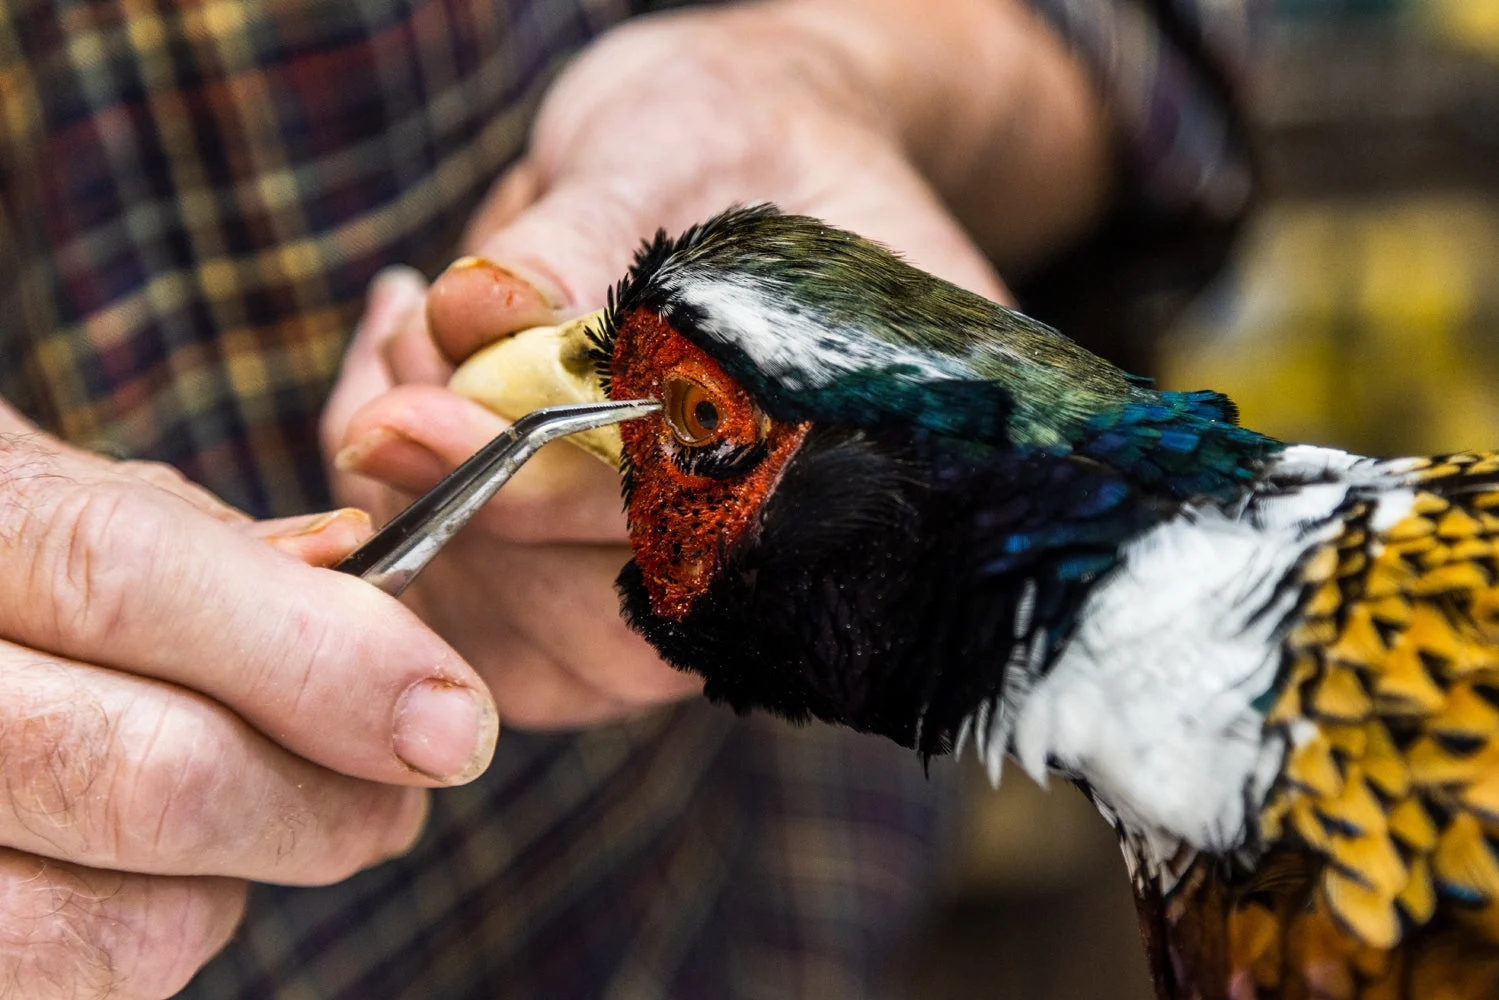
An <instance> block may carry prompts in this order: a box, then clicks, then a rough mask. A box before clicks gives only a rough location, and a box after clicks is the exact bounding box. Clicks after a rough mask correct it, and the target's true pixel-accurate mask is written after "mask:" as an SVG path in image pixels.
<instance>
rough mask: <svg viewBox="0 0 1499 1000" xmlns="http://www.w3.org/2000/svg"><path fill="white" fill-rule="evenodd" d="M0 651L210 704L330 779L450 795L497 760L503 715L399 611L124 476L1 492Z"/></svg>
mask: <svg viewBox="0 0 1499 1000" xmlns="http://www.w3.org/2000/svg"><path fill="white" fill-rule="evenodd" d="M3 459H4V456H3V455H0V493H3V494H4V496H3V497H0V500H4V501H9V502H0V565H7V566H25V567H28V571H27V572H25V573H7V574H0V637H4V638H8V639H10V640H12V641H15V642H18V643H21V644H22V645H26V646H30V647H32V648H34V649H40V650H45V651H47V652H51V653H55V654H58V655H61V656H66V657H70V658H73V659H77V660H82V661H84V662H88V663H95V664H100V665H103V666H110V667H114V668H117V669H120V670H125V671H129V672H131V673H134V674H138V675H141V676H146V677H153V678H156V679H159V680H163V681H168V682H170V683H173V684H178V685H180V686H183V687H187V688H191V689H193V690H196V691H199V692H201V693H202V694H205V695H207V696H209V697H211V698H213V699H214V700H216V701H219V702H221V703H222V704H224V705H226V706H228V707H230V708H232V709H233V710H235V711H236V712H238V713H239V714H240V715H241V716H242V717H243V718H244V719H245V720H246V721H248V722H249V723H250V724H251V725H253V726H255V727H256V728H257V729H259V730H260V731H261V732H263V733H265V734H266V735H267V736H269V737H271V738H272V739H273V740H275V741H276V742H278V743H280V744H281V745H283V746H285V747H286V748H287V749H289V750H292V751H293V752H294V753H297V754H299V755H301V756H303V757H306V758H308V759H311V760H313V761H316V762H318V763H320V764H323V765H324V766H326V767H329V768H332V769H333V770H336V771H340V772H342V773H345V774H349V775H354V776H357V777H362V778H369V779H372V780H376V781H383V782H397V783H404V784H434V783H455V782H460V781H464V780H468V779H470V778H472V777H474V776H475V775H477V774H478V773H479V772H480V771H481V770H482V769H483V767H484V766H485V765H486V764H487V762H488V760H489V757H490V755H491V754H492V752H493V747H494V740H495V736H496V731H497V722H496V716H495V711H494V706H493V703H492V701H491V700H490V697H489V693H488V691H487V690H486V688H485V687H484V685H483V683H482V681H480V679H479V678H478V676H477V675H476V674H475V673H474V671H473V670H472V669H471V668H470V667H469V666H468V664H466V663H465V662H464V661H463V660H462V659H461V658H460V657H459V656H458V654H457V653H455V652H454V651H453V650H452V649H451V648H450V647H449V646H448V645H447V644H446V643H444V642H443V641H442V640H441V639H439V638H438V637H437V635H436V634H434V633H433V632H431V631H430V630H429V629H427V628H426V626H424V625H422V624H421V622H420V621H418V620H417V618H416V617H415V616H414V615H413V614H412V613H411V612H409V611H408V610H407V609H406V608H404V607H402V606H401V605H400V604H399V603H398V602H396V601H394V600H392V599H391V598H389V597H387V596H386V595H384V594H382V593H380V592H379V591H378V590H376V589H375V588H373V587H371V586H369V585H368V584H366V583H364V582H362V581H360V580H357V579H354V578H353V577H348V576H344V575H343V574H339V573H334V572H330V571H327V570H319V569H314V568H312V567H309V566H307V565H305V564H303V563H302V562H300V561H298V560H297V559H294V558H292V557H290V556H287V555H285V554H283V553H279V552H277V551H275V550H274V549H272V548H271V547H269V546H267V545H265V544H264V543H262V542H259V541H257V540H256V539H254V538H251V537H249V536H247V535H246V534H245V533H243V532H242V531H239V530H236V529H235V528H233V527H231V526H229V525H225V524H222V523H220V522H218V521H216V520H214V519H213V518H211V517H209V516H208V515H206V514H203V513H201V512H199V511H196V510H192V509H189V508H186V507H185V505H183V504H181V503H177V502H174V501H172V500H171V499H170V498H169V497H167V496H166V495H165V494H161V493H159V492H158V491H154V490H152V489H151V488H150V487H146V486H142V485H140V484H137V483H135V482H133V481H129V480H128V479H126V478H125V477H112V476H109V475H107V474H100V473H98V472H97V470H93V469H91V468H88V467H75V466H69V465H68V464H67V462H66V459H65V457H59V458H58V459H56V462H57V463H59V465H58V466H57V467H55V468H54V469H53V470H52V473H51V474H50V475H39V476H31V477H23V476H14V477H11V478H10V480H9V482H6V476H5V470H4V468H3V464H4V463H3Z"/></svg>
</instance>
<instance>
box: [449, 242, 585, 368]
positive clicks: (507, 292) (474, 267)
mask: <svg viewBox="0 0 1499 1000" xmlns="http://www.w3.org/2000/svg"><path fill="white" fill-rule="evenodd" d="M539 280H540V279H538V278H536V277H535V276H531V277H527V276H525V275H523V274H521V273H519V272H518V271H516V270H514V269H512V268H509V267H506V266H505V265H503V264H498V263H496V262H495V261H493V260H490V259H489V258H487V257H463V258H460V259H458V260H455V261H454V262H453V263H452V264H451V265H449V266H448V269H447V270H446V271H444V272H442V274H440V275H438V276H437V280H436V281H434V282H433V283H432V290H431V292H430V293H429V294H428V295H427V327H428V330H429V331H430V335H431V339H432V343H433V345H434V346H435V347H436V348H437V350H438V352H439V353H440V354H441V355H442V357H443V358H445V359H446V360H447V361H448V362H449V363H451V364H462V363H463V362H464V361H465V360H466V359H467V358H468V357H469V355H471V354H473V353H474V352H475V351H477V350H478V349H479V348H481V347H483V346H484V345H486V344H489V343H492V342H493V341H496V340H498V339H500V338H501V337H504V336H508V335H509V334H512V333H516V332H517V331H520V330H526V329H529V328H531V327H533V326H547V325H549V324H553V323H556V322H558V321H559V319H560V318H561V316H562V313H561V312H560V311H559V309H560V303H559V302H556V301H554V300H553V299H551V298H549V297H548V293H547V292H544V291H542V289H541V288H539V287H538V286H537V284H536V282H537V281H539ZM553 294H555V293H553Z"/></svg>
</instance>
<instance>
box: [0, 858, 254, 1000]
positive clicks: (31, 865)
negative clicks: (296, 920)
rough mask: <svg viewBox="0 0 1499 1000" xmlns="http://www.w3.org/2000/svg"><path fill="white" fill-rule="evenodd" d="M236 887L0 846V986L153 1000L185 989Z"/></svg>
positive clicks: (213, 941)
mask: <svg viewBox="0 0 1499 1000" xmlns="http://www.w3.org/2000/svg"><path fill="white" fill-rule="evenodd" d="M243 899H244V896H243V887H242V886H238V885H237V884H234V883H228V884H225V883H222V882H220V881H219V880H197V879H162V878H150V877H145V876H135V875H125V874H120V873H116V872H106V871H98V870H94V869H86V868H78V867H76V866H72V865H65V864H59V863H56V862H50V861H47V860H45V859H42V858H37V857H34V856H32V855H25V854H20V853H17V852H12V851H0V992H3V993H4V995H7V996H9V995H12V993H13V994H14V995H16V996H24V997H27V998H28V1000H30V998H36V1000H47V998H53V997H56V998H59V1000H61V998H75V997H110V998H120V1000H129V998H141V1000H148V998H149V1000H157V998H165V997H169V996H171V995H173V994H175V993H176V992H177V991H178V990H180V989H181V988H182V987H183V986H185V985H186V983H187V981H188V979H189V978H191V976H192V974H193V973H194V972H195V971H197V969H198V967H199V966H201V965H202V963H203V961H204V960H205V959H206V958H207V957H208V956H209V955H211V954H212V953H213V951H214V950H216V948H217V947H218V946H219V945H221V944H222V942H223V939H224V937H225V936H226V935H227V933H228V929H229V928H232V926H233V925H234V923H236V922H237V921H238V918H239V915H240V913H241V912H242V909H243Z"/></svg>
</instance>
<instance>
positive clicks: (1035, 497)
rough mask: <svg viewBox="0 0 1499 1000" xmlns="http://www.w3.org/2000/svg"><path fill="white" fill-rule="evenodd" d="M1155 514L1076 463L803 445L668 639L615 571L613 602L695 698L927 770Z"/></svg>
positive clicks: (1065, 629)
mask: <svg viewBox="0 0 1499 1000" xmlns="http://www.w3.org/2000/svg"><path fill="white" fill-rule="evenodd" d="M1174 507H1175V504H1174V502H1172V501H1160V502H1155V501H1152V500H1151V499H1150V498H1148V497H1140V496H1138V495H1136V494H1135V492H1134V490H1133V489H1132V488H1131V487H1130V486H1129V484H1128V483H1127V482H1126V481H1125V480H1124V479H1123V478H1122V477H1121V475H1120V474H1119V473H1118V472H1116V471H1115V470H1113V469H1111V468H1109V467H1107V466H1104V465H1101V464H1099V463H1097V462H1093V461H1091V460H1089V459H1086V458H1080V457H1075V456H1069V457H1063V458H1059V457H1056V456H1043V455H1030V456H1020V455H1016V454H1014V453H1012V452H1007V451H1002V450H997V449H993V448H989V447H985V446H977V445H971V444H964V443H962V442H954V441H952V440H951V439H944V438H940V437H934V436H932V435H929V434H926V433H923V432H916V433H912V432H910V431H898V432H897V431H892V432H868V431H859V430H851V429H846V428H836V427H817V428H814V429H813V431H812V432H811V433H809V435H808V437H807V439H806V441H805V442H804V443H803V445H802V447H801V448H800V450H799V451H798V454H797V456H796V457H795V459H793V461H792V462H791V463H789V465H788V466H787V469H786V472H785V474H784V476H783V478H782V480H781V482H780V484H779V485H778V486H777V488H776V490H775V492H774V493H773V494H772V495H771V497H770V499H769V500H768V501H767V502H766V505H765V508H764V510H763V512H762V517H761V522H760V527H759V531H758V535H757V536H756V537H755V538H752V539H751V540H750V541H749V542H748V543H747V544H744V545H742V546H741V547H740V550H738V551H735V552H731V553H728V554H727V558H726V560H725V561H724V563H723V564H722V565H723V567H724V569H723V571H722V572H721V573H719V574H718V575H717V576H716V578H715V579H714V580H713V581H712V582H711V584H710V585H709V586H708V588H707V589H706V590H705V591H704V592H703V594H702V595H700V596H699V598H698V599H697V600H696V601H695V603H694V605H693V607H692V609H691V611H690V612H689V613H688V615H687V616H686V617H685V618H684V619H683V620H682V621H680V622H674V621H670V620H668V619H665V618H661V617H659V616H656V615H655V614H653V613H652V612H651V610H650V603H649V599H648V597H647V594H646V591H645V588H644V585H643V582H642V581H641V578H640V574H639V571H638V570H637V569H636V567H635V565H634V563H631V564H630V565H629V566H627V567H626V568H625V570H624V572H623V573H622V575H621V577H620V588H621V592H622V594H623V597H624V610H625V615H626V617H627V619H628V620H629V621H630V622H631V624H632V625H633V626H634V627H635V628H636V629H637V630H638V631H640V632H641V633H642V634H643V635H645V637H646V638H647V639H648V640H649V641H650V642H651V643H652V645H654V646H655V647H656V648H657V649H658V650H660V651H661V653H662V654H663V655H664V656H665V657H666V659H667V660H668V661H669V662H672V663H674V664H675V665H677V666H679V667H683V668H685V669H689V670H693V671H695V672H697V673H699V674H702V675H703V676H704V678H705V679H706V682H707V683H706V692H707V694H708V696H709V697H710V698H711V699H713V700H715V701H722V702H726V703H728V704H729V705H731V706H733V707H734V708H735V709H736V710H738V711H741V712H742V711H747V710H748V709H751V708H763V709H767V710H770V711H772V712H775V713H777V714H779V715H782V716H785V717H787V718H791V719H795V720H801V719H806V718H809V717H815V718H818V719H822V720H824V721H828V722H833V723H837V724H842V725H847V726H850V727H852V728H855V729H859V730H863V731H867V732H874V733H879V734H881V735H884V736H887V737H889V738H891V739H894V740H895V741H897V742H898V743H901V744H903V745H905V746H909V747H913V748H915V749H917V750H918V751H920V752H921V753H922V754H924V755H928V756H930V755H932V754H938V753H944V752H947V751H948V750H950V749H951V748H952V744H953V741H954V739H955V738H956V734H957V732H958V730H959V728H960V727H961V725H962V723H963V720H964V719H965V718H967V717H968V716H970V715H971V714H972V713H973V712H974V711H975V710H976V709H977V708H978V707H979V706H980V705H981V704H983V703H984V702H986V701H990V702H993V701H994V700H995V699H997V698H999V697H1000V696H1001V694H1002V692H1003V690H1004V685H1005V683H1006V678H1007V671H1008V669H1012V668H1007V663H1008V662H1009V661H1010V659H1011V653H1012V651H1014V650H1015V649H1016V647H1017V646H1023V647H1024V648H1026V649H1029V648H1030V644H1031V643H1032V641H1033V640H1034V639H1035V638H1036V637H1037V636H1041V637H1043V640H1044V641H1043V643H1042V645H1041V648H1042V649H1043V650H1045V651H1046V653H1047V656H1046V659H1047V660H1049V659H1050V657H1051V656H1053V655H1054V653H1055V650H1056V649H1058V648H1060V646H1061V644H1062V643H1063V642H1065V641H1066V638H1067V636H1068V634H1069V632H1070V630H1071V627H1072V623H1073V619H1074V617H1075V615H1076V612H1077V610H1078V608H1079V606H1080V605H1081V603H1082V600H1083V599H1084V597H1085V596H1086V594H1087V592H1088V590H1089V589H1090V588H1091V587H1092V586H1093V585H1094V583H1096V582H1097V580H1098V579H1100V578H1101V577H1102V576H1103V575H1105V574H1107V573H1108V572H1109V571H1110V570H1111V569H1112V568H1113V566H1114V564H1115V562H1116V559H1117V556H1118V552H1119V549H1120V546H1121V545H1122V544H1123V543H1124V542H1125V541H1126V540H1127V539H1129V538H1130V537H1133V536H1134V535H1136V534H1137V533H1139V532H1140V531H1143V530H1144V529H1145V528H1147V527H1149V526H1150V525H1152V524H1154V523H1156V522H1158V521H1159V520H1161V519H1162V518H1164V517H1166V516H1169V514H1170V513H1171V512H1172V511H1173V510H1174ZM1044 666H1045V663H1040V664H1027V665H1026V666H1025V667H1024V669H1027V670H1030V669H1044Z"/></svg>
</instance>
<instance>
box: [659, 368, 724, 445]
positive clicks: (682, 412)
mask: <svg viewBox="0 0 1499 1000" xmlns="http://www.w3.org/2000/svg"><path fill="white" fill-rule="evenodd" d="M722 422H723V420H722V415H721V414H720V413H719V411H718V404H717V403H715V402H713V400H712V398H710V397H709V395H708V390H707V389H704V388H703V387H702V386H700V385H698V384H697V383H696V382H692V381H689V380H688V379H683V378H674V379H671V380H670V381H668V382H667V383H666V426H668V427H670V428H671V432H672V434H673V435H675V436H676V439H677V440H678V441H680V442H682V443H683V444H685V445H687V446H688V447H696V446H698V445H704V444H707V443H708V442H710V441H713V440H715V439H716V438H717V437H718V433H719V427H720V425H721V424H722Z"/></svg>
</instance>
